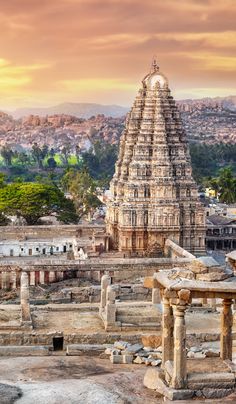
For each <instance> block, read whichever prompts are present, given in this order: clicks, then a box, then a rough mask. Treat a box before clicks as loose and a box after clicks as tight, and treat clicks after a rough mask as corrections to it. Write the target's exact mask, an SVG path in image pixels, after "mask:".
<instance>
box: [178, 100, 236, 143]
mask: <svg viewBox="0 0 236 404" xmlns="http://www.w3.org/2000/svg"><path fill="white" fill-rule="evenodd" d="M177 104H178V107H179V110H180V112H181V115H182V120H183V123H184V127H185V130H186V133H187V135H188V138H189V140H190V141H192V142H200V143H208V144H215V143H221V142H222V143H236V96H231V97H217V98H203V99H199V100H183V101H177Z"/></svg>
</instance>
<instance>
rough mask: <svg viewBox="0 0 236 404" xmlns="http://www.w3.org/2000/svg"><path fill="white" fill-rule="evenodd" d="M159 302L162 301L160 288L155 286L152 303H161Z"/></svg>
mask: <svg viewBox="0 0 236 404" xmlns="http://www.w3.org/2000/svg"><path fill="white" fill-rule="evenodd" d="M159 303H161V298H160V289H158V288H153V289H152V304H159Z"/></svg>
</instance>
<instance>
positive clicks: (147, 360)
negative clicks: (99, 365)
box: [105, 341, 162, 366]
mask: <svg viewBox="0 0 236 404" xmlns="http://www.w3.org/2000/svg"><path fill="white" fill-rule="evenodd" d="M105 354H106V355H107V356H108V357H110V361H111V363H114V364H121V363H124V364H131V363H134V364H138V365H141V364H145V365H146V366H149V365H150V366H159V365H160V364H161V357H162V347H161V346H159V347H158V348H151V347H144V346H143V344H130V343H129V342H126V341H116V342H115V343H114V345H113V346H111V347H110V348H107V349H106V350H105Z"/></svg>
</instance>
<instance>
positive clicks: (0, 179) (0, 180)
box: [0, 173, 7, 189]
mask: <svg viewBox="0 0 236 404" xmlns="http://www.w3.org/2000/svg"><path fill="white" fill-rule="evenodd" d="M6 185H7V184H6V176H5V174H3V173H0V189H1V188H4V187H5V186H6Z"/></svg>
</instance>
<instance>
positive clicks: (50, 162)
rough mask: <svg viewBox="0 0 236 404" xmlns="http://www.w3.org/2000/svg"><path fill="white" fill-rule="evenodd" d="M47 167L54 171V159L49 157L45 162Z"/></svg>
mask: <svg viewBox="0 0 236 404" xmlns="http://www.w3.org/2000/svg"><path fill="white" fill-rule="evenodd" d="M47 166H48V168H49V169H50V170H55V168H56V166H57V162H56V160H55V159H54V157H49V158H48V160H47Z"/></svg>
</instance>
